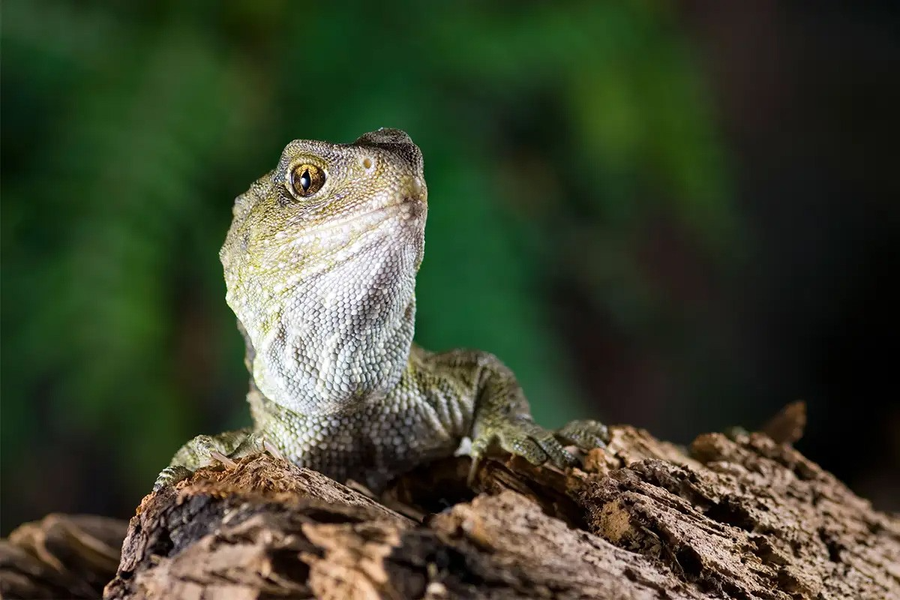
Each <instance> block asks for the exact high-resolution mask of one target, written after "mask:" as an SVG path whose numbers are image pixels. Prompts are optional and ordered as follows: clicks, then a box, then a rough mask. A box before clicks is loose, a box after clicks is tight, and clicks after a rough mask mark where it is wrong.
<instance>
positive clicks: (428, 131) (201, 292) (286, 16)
mask: <svg viewBox="0 0 900 600" xmlns="http://www.w3.org/2000/svg"><path fill="white" fill-rule="evenodd" d="M667 6H668V5H667V3H658V2H644V1H635V2H610V3H591V2H583V3H571V4H570V5H569V6H568V8H567V10H564V11H563V10H560V9H559V7H558V5H557V4H556V3H531V2H519V3H508V2H501V3H494V4H490V5H488V4H485V3H478V2H462V3H454V4H453V9H452V10H451V8H450V4H449V3H431V2H412V1H410V2H388V3H380V2H361V1H356V2H343V3H299V2H298V3H289V2H255V1H246V2H222V3H220V2H195V3H178V2H159V3H95V2H74V1H73V2H59V1H46V2H29V1H24V0H19V1H7V2H5V3H4V6H3V9H4V10H3V31H2V34H3V39H2V45H3V70H2V78H3V81H2V84H3V91H4V94H3V126H4V132H3V137H4V145H3V146H4V147H3V182H2V185H3V188H2V192H3V194H2V195H3V215H2V216H3V218H2V248H0V249H2V256H3V312H2V330H3V338H2V343H3V362H2V396H3V419H2V450H3V451H2V469H3V471H4V472H5V474H7V475H8V476H9V477H10V479H7V488H6V490H5V493H4V504H5V506H6V507H7V508H10V509H11V510H12V512H11V513H8V516H7V518H6V519H4V523H3V529H4V530H5V531H7V530H8V529H9V528H10V527H11V526H12V525H14V524H15V521H17V520H19V519H20V518H23V517H31V516H36V515H32V514H31V508H29V503H31V502H35V503H36V504H33V505H32V506H35V507H39V508H40V510H38V508H36V509H35V510H38V512H43V509H46V508H47V506H50V507H52V506H53V504H52V502H51V501H50V500H46V499H37V500H35V494H37V493H38V492H35V491H31V492H27V491H24V490H37V489H39V488H40V487H41V486H40V480H41V478H42V477H46V474H47V472H48V469H50V468H51V467H52V468H53V469H54V471H53V473H54V477H55V476H60V477H65V478H67V480H69V482H70V484H71V485H72V486H76V487H77V486H82V487H83V486H88V485H91V483H90V482H92V481H94V482H96V481H99V480H101V478H109V479H110V480H112V481H116V482H119V483H118V485H117V487H119V488H121V489H117V490H115V491H113V492H110V493H111V497H110V498H109V499H108V500H107V501H106V502H107V504H108V505H107V506H106V507H98V508H97V510H101V509H103V508H107V509H108V510H109V511H110V512H120V513H122V512H124V513H125V514H127V510H128V509H129V508H130V507H131V506H133V505H134V504H135V503H136V502H137V499H138V498H139V497H140V495H141V494H143V493H145V492H146V491H147V490H148V489H149V486H150V483H151V482H152V481H153V478H154V476H155V475H156V473H157V472H158V470H159V469H160V468H161V467H163V466H165V465H166V464H167V462H168V460H169V458H170V457H171V455H172V453H174V451H175V450H176V449H177V447H178V446H179V445H180V444H181V443H182V442H184V441H186V440H187V439H188V438H189V437H191V436H193V435H195V434H197V433H201V432H204V431H205V432H214V431H218V430H220V429H223V428H225V427H234V426H239V425H242V424H245V423H248V422H249V415H248V413H247V410H246V408H245V405H244V402H243V399H242V396H243V393H244V389H245V387H246V377H247V376H246V373H245V372H244V368H243V366H242V362H241V356H242V347H241V340H240V337H239V335H238V333H237V331H236V329H235V325H234V319H233V315H232V314H231V313H230V311H229V309H228V308H227V306H226V305H225V302H224V284H223V281H222V276H221V267H220V265H219V263H218V256H217V252H218V249H219V246H220V245H221V242H222V240H223V239H224V235H225V231H226V229H227V227H228V224H229V221H230V217H231V213H230V211H231V203H232V199H233V198H234V197H235V196H236V195H238V194H239V193H241V192H243V191H244V190H245V189H246V188H247V187H248V186H249V184H250V182H252V181H253V180H254V179H256V178H257V177H259V176H260V175H262V174H263V173H265V172H266V171H268V170H269V169H271V168H272V167H273V166H274V163H275V161H276V160H277V158H278V155H279V153H280V150H281V148H282V147H283V146H284V145H285V144H286V143H287V142H289V141H290V140H291V139H294V138H316V139H327V140H332V141H338V142H345V141H352V140H353V139H355V137H356V136H358V135H359V134H360V133H363V132H365V131H369V130H372V129H375V128H378V127H381V126H389V127H399V128H402V129H405V130H406V131H408V132H409V133H410V135H411V136H412V137H413V139H414V140H415V141H416V142H417V143H418V144H419V145H420V147H421V148H422V151H423V153H424V156H425V166H426V177H427V180H428V185H429V202H430V213H429V225H428V230H427V236H426V237H427V251H426V258H425V262H424V264H423V268H422V271H421V274H420V278H419V283H418V305H419V317H418V329H417V338H418V341H419V342H420V343H422V344H423V345H425V346H426V347H429V348H432V349H445V348H450V347H454V346H469V347H479V348H483V349H486V350H490V351H492V352H494V353H496V354H497V355H499V356H500V357H501V358H503V359H504V360H505V361H506V362H507V363H508V364H509V365H510V366H511V367H512V368H513V369H514V370H515V371H516V372H517V373H518V374H519V377H520V379H521V380H522V382H523V385H524V386H525V389H526V392H527V393H528V395H529V397H530V398H531V401H532V405H533V407H534V413H535V415H536V418H537V419H538V420H540V421H542V422H544V423H545V424H547V425H557V424H560V423H562V422H563V421H565V420H567V419H569V418H572V417H576V416H594V417H600V418H602V417H603V415H602V414H597V408H596V405H595V404H593V402H592V399H590V398H585V394H584V392H583V390H582V389H580V386H579V385H578V383H577V378H576V377H575V376H574V374H573V372H572V369H573V367H572V356H571V353H572V349H571V348H569V347H567V345H566V344H565V343H564V340H562V339H561V337H560V334H559V332H558V327H557V326H556V324H555V323H556V322H555V318H554V311H555V310H557V309H556V308H555V306H556V304H555V301H556V300H555V299H558V296H559V294H560V293H561V292H559V290H561V289H562V290H566V289H573V288H576V289H578V290H579V291H580V293H581V294H583V295H584V296H585V298H586V301H587V302H589V303H590V304H591V305H593V306H595V307H596V310H597V311H599V312H602V313H603V314H607V315H609V317H610V318H611V319H612V320H613V321H614V322H615V323H616V324H617V327H619V328H621V329H623V330H625V331H628V332H632V333H633V334H634V335H635V336H640V335H641V332H644V331H648V330H650V329H652V328H654V327H656V326H658V325H659V324H660V323H662V322H664V321H665V314H666V311H667V310H670V309H668V308H666V307H665V306H664V305H663V303H662V302H661V299H660V298H659V296H658V295H657V294H656V293H655V292H654V289H653V282H652V281H651V280H649V276H648V274H647V273H646V270H645V269H642V268H641V267H640V265H639V255H638V254H639V245H640V244H639V243H638V240H639V239H640V238H641V237H642V236H643V235H646V230H647V227H648V222H650V221H651V220H652V219H653V218H654V217H658V216H659V215H663V216H664V217H666V218H669V219H672V220H673V221H675V222H677V223H678V224H679V227H681V228H683V230H684V231H685V232H687V233H686V235H687V237H689V238H690V239H692V240H694V241H695V243H696V244H697V246H698V247H699V248H702V251H703V252H705V253H707V254H708V255H710V256H723V255H727V254H728V252H729V248H730V245H731V244H732V243H733V240H734V239H735V236H736V235H737V234H738V232H737V231H736V230H737V226H736V223H735V215H734V214H733V213H732V207H731V205H730V204H729V203H728V201H727V200H726V199H727V198H728V197H729V194H728V190H727V189H726V188H727V185H728V182H727V178H726V177H724V176H723V173H725V172H726V168H725V167H726V165H725V164H724V163H725V160H724V157H723V155H722V152H721V149H720V145H719V142H718V140H717V139H716V135H715V130H714V127H713V125H712V116H711V114H710V111H709V108H708V106H709V103H708V101H707V98H706V90H705V89H704V84H703V81H702V80H701V78H700V77H699V75H698V73H699V71H698V69H697V66H696V64H695V61H694V58H693V56H692V52H691V48H690V47H689V45H688V44H687V43H686V41H685V39H684V38H683V36H682V34H681V33H680V32H679V30H678V29H677V28H676V27H674V26H673V23H672V22H671V20H672V16H671V15H670V13H669V11H668V9H667ZM73 448H80V449H82V451H81V452H73V451H72V449H73ZM98 470H99V471H103V472H104V473H106V475H102V476H101V475H100V474H99V473H98V472H97V471H98ZM59 473H63V475H58V474H59ZM10 486H12V487H13V488H15V489H16V490H19V493H17V494H16V495H15V496H11V495H10V494H9V493H8V492H9V490H10ZM73 493H74V494H79V493H81V492H78V491H75V492H73Z"/></svg>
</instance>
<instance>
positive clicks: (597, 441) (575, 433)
mask: <svg viewBox="0 0 900 600" xmlns="http://www.w3.org/2000/svg"><path fill="white" fill-rule="evenodd" d="M608 441H609V432H608V431H607V428H606V426H605V425H603V424H602V423H600V422H598V421H589V420H585V421H572V422H571V423H569V424H567V425H566V426H564V427H562V428H560V429H557V430H550V429H544V428H543V427H541V426H540V425H538V424H537V423H535V422H534V421H533V420H531V417H530V416H527V415H522V416H516V417H512V418H509V419H504V420H503V421H500V422H496V423H493V424H491V426H488V427H484V428H483V429H482V431H481V432H480V434H479V435H477V436H476V437H475V439H474V440H473V441H472V450H471V454H472V467H471V469H470V470H469V478H468V482H469V485H470V486H471V485H472V483H473V482H474V480H475V475H476V473H477V472H478V467H479V466H480V465H481V461H482V460H483V458H484V456H485V454H486V453H487V452H488V451H489V450H490V449H491V448H492V447H494V446H499V447H500V448H502V449H503V450H506V451H507V452H509V453H510V454H514V455H516V456H521V457H522V458H524V459H526V460H527V461H528V462H530V463H532V464H534V465H542V464H544V463H547V462H550V463H551V464H552V465H554V466H555V467H557V468H560V469H565V468H566V467H571V466H575V465H577V464H579V460H578V459H577V458H576V457H575V456H574V455H572V453H571V452H569V451H568V450H566V449H565V447H564V446H566V445H570V446H577V447H578V448H580V449H582V450H589V449H591V448H604V447H606V442H608Z"/></svg>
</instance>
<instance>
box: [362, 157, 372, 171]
mask: <svg viewBox="0 0 900 600" xmlns="http://www.w3.org/2000/svg"><path fill="white" fill-rule="evenodd" d="M362 166H363V169H365V170H366V171H368V170H370V169H371V168H372V167H373V166H375V163H374V162H373V161H372V159H371V158H369V157H368V156H367V157H365V158H364V159H362Z"/></svg>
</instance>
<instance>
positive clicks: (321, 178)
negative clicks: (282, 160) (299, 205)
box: [291, 165, 325, 198]
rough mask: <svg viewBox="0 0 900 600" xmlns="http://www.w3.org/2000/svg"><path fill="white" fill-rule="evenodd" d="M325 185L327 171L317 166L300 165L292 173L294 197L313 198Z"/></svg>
mask: <svg viewBox="0 0 900 600" xmlns="http://www.w3.org/2000/svg"><path fill="white" fill-rule="evenodd" d="M323 185H325V171H323V170H322V169H320V168H319V167H317V166H315V165H298V166H296V167H294V169H293V170H292V171H291V190H292V192H293V194H294V196H297V197H300V198H306V197H308V196H312V195H313V194H315V193H316V192H318V191H319V190H320V189H322V186H323Z"/></svg>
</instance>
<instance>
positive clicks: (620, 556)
mask: <svg viewBox="0 0 900 600" xmlns="http://www.w3.org/2000/svg"><path fill="white" fill-rule="evenodd" d="M796 418H797V416H796V415H795V416H793V417H792V416H791V415H790V413H788V414H787V416H784V415H783V416H782V417H781V418H780V419H781V420H780V421H779V419H776V420H775V421H773V423H774V425H772V426H770V427H769V428H768V429H767V430H768V431H770V433H772V434H773V435H775V436H776V437H781V438H782V439H781V440H779V441H792V440H793V439H796V437H797V427H791V426H790V421H791V420H792V419H794V420H796ZM468 469H469V461H468V459H467V458H464V457H461V458H453V459H447V460H443V461H438V462H437V463H434V464H432V465H428V466H427V467H423V468H420V469H419V470H418V471H415V472H413V473H410V474H408V475H406V476H404V477H403V478H401V479H400V480H399V481H398V482H396V483H395V484H394V485H393V486H392V487H391V488H390V489H389V490H388V491H387V492H386V493H385V494H383V495H382V496H381V498H380V499H379V500H378V501H376V500H374V499H372V498H370V497H369V496H368V495H366V493H364V492H365V491H364V490H362V491H361V490H360V489H354V488H352V487H347V486H344V485H341V484H339V483H336V482H334V481H332V480H331V479H328V478H327V477H325V476H323V475H321V474H319V473H316V472H314V471H310V470H307V469H302V468H298V467H296V466H294V465H292V464H290V463H287V462H285V461H282V460H279V459H277V458H273V457H271V456H268V455H257V456H253V457H249V458H246V459H242V460H240V461H238V464H237V467H235V468H232V469H226V468H224V467H216V468H207V469H203V470H201V471H200V472H198V473H197V474H196V475H195V476H194V477H193V478H192V479H190V480H188V481H184V482H181V483H179V484H178V485H176V486H174V487H173V488H168V489H164V490H162V491H160V492H159V493H156V494H151V495H149V496H147V497H146V498H144V500H143V502H142V503H141V505H140V507H139V508H138V511H137V515H136V516H135V517H134V518H132V519H131V523H130V525H129V527H128V533H127V536H126V537H125V542H124V546H123V550H122V557H121V562H120V563H119V566H118V572H117V573H116V575H115V578H114V579H113V580H112V581H111V582H110V583H109V585H107V586H106V589H105V596H104V597H105V598H108V599H125V598H129V599H134V598H197V599H200V598H235V599H238V598H240V599H245V598H246V599H249V598H275V597H299V598H304V597H319V598H360V599H362V598H429V599H439V598H476V597H477V598H480V597H485V598H623V599H624V598H667V599H673V598H765V599H778V600H781V599H785V600H786V599H791V598H822V599H825V598H836V599H837V598H873V599H875V598H877V599H883V598H900V519H898V518H897V517H896V516H891V515H886V514H883V513H879V512H877V511H874V510H872V507H871V506H870V505H869V503H868V502H867V501H865V500H862V499H860V498H858V497H857V496H855V495H854V494H853V493H852V492H851V491H850V490H848V489H847V488H846V487H845V486H844V485H843V484H842V483H840V482H839V481H838V480H836V479H835V478H834V477H833V476H832V475H830V474H829V473H827V472H825V471H823V470H822V469H821V468H820V467H819V466H818V465H816V464H814V463H812V462H810V461H809V460H807V459H806V458H804V457H803V456H802V455H801V454H800V453H798V452H797V451H796V450H794V449H793V448H791V447H790V446H789V445H787V444H783V443H778V442H776V441H775V440H773V439H772V438H771V437H769V436H768V435H766V434H763V433H753V434H741V433H737V434H732V435H731V436H726V435H724V434H720V433H711V434H705V435H701V436H700V437H698V438H697V439H696V440H695V441H694V442H693V444H691V447H690V448H689V449H688V450H683V449H680V448H678V447H676V446H674V445H672V444H669V443H666V442H661V441H658V440H656V439H655V438H653V437H652V436H650V435H649V434H648V433H646V432H645V431H642V430H638V429H634V428H631V427H618V428H613V430H612V440H611V443H610V444H609V447H608V448H607V449H605V450H600V449H598V450H593V451H591V452H590V453H589V454H588V455H587V457H586V459H585V464H584V468H582V469H572V470H571V471H570V472H568V473H562V472H559V471H556V470H554V469H551V468H538V467H533V466H531V465H529V464H527V463H525V462H524V461H521V460H518V459H512V460H506V461H505V462H504V461H502V460H499V459H492V460H488V461H486V463H485V464H484V465H483V466H482V468H481V469H480V470H479V472H478V475H477V478H476V484H475V489H476V490H477V491H478V492H479V493H478V495H477V496H475V494H474V492H472V491H470V490H469V488H467V486H466V485H465V478H466V474H467V472H468ZM26 527H28V526H26ZM30 527H32V528H34V527H36V526H34V525H31V526H30ZM19 531H21V529H20V530H19ZM16 535H17V534H14V535H13V536H12V537H11V540H10V543H7V544H6V546H3V547H0V549H4V550H3V552H0V582H3V581H6V580H7V578H8V576H9V575H8V570H7V569H8V567H9V564H8V561H6V560H5V559H4V556H6V554H5V553H8V547H14V548H19V549H21V545H20V544H16ZM20 537H21V536H20ZM23 552H24V553H25V554H28V553H29V551H28V550H27V548H26V550H23ZM32 554H33V552H32ZM106 566H107V567H108V566H109V565H108V561H107V564H106ZM97 577H99V575H98V576H96V577H94V579H95V580H96V579H97ZM4 586H5V587H2V588H0V590H4V597H13V595H11V594H9V587H8V586H6V584H4Z"/></svg>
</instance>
